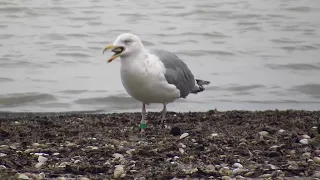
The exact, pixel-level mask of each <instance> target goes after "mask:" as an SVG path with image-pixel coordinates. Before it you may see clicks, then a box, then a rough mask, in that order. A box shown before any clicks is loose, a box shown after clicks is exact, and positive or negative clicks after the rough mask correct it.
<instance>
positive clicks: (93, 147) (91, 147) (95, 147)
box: [87, 146, 99, 150]
mask: <svg viewBox="0 0 320 180" xmlns="http://www.w3.org/2000/svg"><path fill="white" fill-rule="evenodd" d="M87 148H89V149H91V150H98V149H99V148H98V147H97V146H88V147H87Z"/></svg>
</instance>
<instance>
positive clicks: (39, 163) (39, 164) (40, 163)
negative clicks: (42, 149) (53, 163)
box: [35, 162, 44, 168]
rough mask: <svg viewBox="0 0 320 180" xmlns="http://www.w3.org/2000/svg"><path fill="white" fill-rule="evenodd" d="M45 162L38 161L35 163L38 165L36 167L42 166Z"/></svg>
mask: <svg viewBox="0 0 320 180" xmlns="http://www.w3.org/2000/svg"><path fill="white" fill-rule="evenodd" d="M43 164H44V163H42V162H38V163H37V164H36V165H35V167H36V168H40V167H41V166H42V165H43Z"/></svg>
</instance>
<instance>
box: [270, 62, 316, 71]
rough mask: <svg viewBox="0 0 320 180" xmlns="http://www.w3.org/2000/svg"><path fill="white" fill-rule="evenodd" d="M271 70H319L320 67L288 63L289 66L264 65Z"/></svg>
mask: <svg viewBox="0 0 320 180" xmlns="http://www.w3.org/2000/svg"><path fill="white" fill-rule="evenodd" d="M266 66H267V67H269V68H271V69H290V70H319V69H320V65H315V64H306V63H290V64H266Z"/></svg>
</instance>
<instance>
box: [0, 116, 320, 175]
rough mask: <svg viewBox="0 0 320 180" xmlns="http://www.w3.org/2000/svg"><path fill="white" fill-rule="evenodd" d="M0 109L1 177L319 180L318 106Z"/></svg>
mask: <svg viewBox="0 0 320 180" xmlns="http://www.w3.org/2000/svg"><path fill="white" fill-rule="evenodd" d="M140 118H141V117H140V113H138V112H137V113H113V114H93V113H70V114H45V113H44V114H37V113H26V114H12V113H2V114H0V177H1V179H3V180H5V179H56V180H65V179H81V180H87V179H141V180H142V179H176V180H177V179H224V180H228V179H237V180H238V179H317V178H320V137H319V123H320V111H295V110H287V111H277V110H274V111H224V112H220V111H217V110H211V111H207V112H187V113H178V112H168V114H167V121H166V124H167V127H166V128H162V127H161V126H160V125H159V122H158V121H159V120H160V113H158V112H149V113H148V119H149V122H148V124H147V129H146V134H145V135H141V134H140V130H139V128H138V123H139V121H140Z"/></svg>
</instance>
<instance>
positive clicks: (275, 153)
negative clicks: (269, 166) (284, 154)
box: [268, 151, 281, 158]
mask: <svg viewBox="0 0 320 180" xmlns="http://www.w3.org/2000/svg"><path fill="white" fill-rule="evenodd" d="M279 156H281V153H280V152H278V151H271V152H268V157H270V158H273V157H279Z"/></svg>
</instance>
